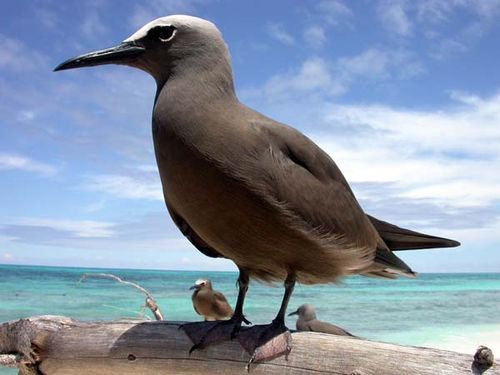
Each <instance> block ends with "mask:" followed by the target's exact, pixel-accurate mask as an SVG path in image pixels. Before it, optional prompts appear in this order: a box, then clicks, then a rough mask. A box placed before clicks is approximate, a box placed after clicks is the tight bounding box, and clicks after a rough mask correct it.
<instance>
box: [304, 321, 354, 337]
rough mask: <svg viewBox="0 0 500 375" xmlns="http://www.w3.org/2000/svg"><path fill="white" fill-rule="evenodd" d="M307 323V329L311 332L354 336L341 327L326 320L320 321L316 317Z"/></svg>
mask: <svg viewBox="0 0 500 375" xmlns="http://www.w3.org/2000/svg"><path fill="white" fill-rule="evenodd" d="M307 323H308V326H309V327H308V328H309V330H310V331H313V332H323V333H329V334H332V335H338V336H354V335H352V334H351V333H349V332H347V331H346V330H345V329H343V328H341V327H338V326H336V325H334V324H330V323H327V322H322V321H321V320H318V319H314V320H311V321H309V322H307Z"/></svg>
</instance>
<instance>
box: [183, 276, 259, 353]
mask: <svg viewBox="0 0 500 375" xmlns="http://www.w3.org/2000/svg"><path fill="white" fill-rule="evenodd" d="M248 283H249V277H248V273H247V272H245V271H244V270H242V269H240V276H239V277H238V282H237V284H238V288H239V291H238V300H237V301H236V308H235V310H234V313H233V316H232V317H231V319H229V320H216V321H212V322H207V321H205V322H196V323H186V324H183V325H182V326H181V327H180V328H182V329H183V330H184V332H186V334H187V335H188V336H189V338H190V339H191V341H192V342H193V344H194V345H193V346H192V347H191V349H190V350H189V353H192V352H193V351H194V350H196V349H202V348H205V347H207V346H208V345H211V344H215V343H219V342H222V341H227V340H231V339H233V338H234V337H235V335H236V333H238V332H239V330H240V328H241V323H242V322H245V323H246V324H251V323H250V322H249V321H248V320H247V319H245V316H244V315H243V303H244V301H245V296H246V293H247V290H248Z"/></svg>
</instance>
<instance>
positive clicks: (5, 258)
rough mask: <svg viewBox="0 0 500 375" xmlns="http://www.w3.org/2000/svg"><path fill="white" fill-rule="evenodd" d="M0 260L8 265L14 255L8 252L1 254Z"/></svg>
mask: <svg viewBox="0 0 500 375" xmlns="http://www.w3.org/2000/svg"><path fill="white" fill-rule="evenodd" d="M0 260H1V261H2V262H5V263H10V262H12V261H13V260H14V255H13V254H12V253H9V252H5V253H2V256H1V257H0Z"/></svg>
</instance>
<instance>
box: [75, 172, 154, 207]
mask: <svg viewBox="0 0 500 375" xmlns="http://www.w3.org/2000/svg"><path fill="white" fill-rule="evenodd" d="M84 188H85V189H86V190H90V191H97V192H103V193H106V194H109V195H112V196H114V197H119V198H128V199H149V200H160V201H163V193H162V189H161V183H160V181H159V179H158V178H151V177H148V178H147V179H144V178H135V177H133V176H124V175H114V174H110V175H98V176H91V177H89V178H88V179H87V181H86V182H85V184H84Z"/></svg>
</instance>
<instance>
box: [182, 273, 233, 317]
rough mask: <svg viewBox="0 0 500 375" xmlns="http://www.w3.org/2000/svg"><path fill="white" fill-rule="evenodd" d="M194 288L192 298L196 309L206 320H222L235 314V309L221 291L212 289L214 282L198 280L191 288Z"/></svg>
mask: <svg viewBox="0 0 500 375" xmlns="http://www.w3.org/2000/svg"><path fill="white" fill-rule="evenodd" d="M189 289H194V292H193V295H192V297H191V299H192V300H193V307H194V310H195V311H196V313H197V314H198V315H201V316H203V317H204V318H205V320H222V319H227V318H230V317H231V316H232V315H233V309H232V308H231V306H230V305H229V303H228V302H227V299H226V297H225V296H224V294H222V293H221V292H218V291H216V290H213V289H212V282H211V281H210V280H208V279H199V280H196V282H195V284H194V285H193V286H192V287H191V288H189Z"/></svg>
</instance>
